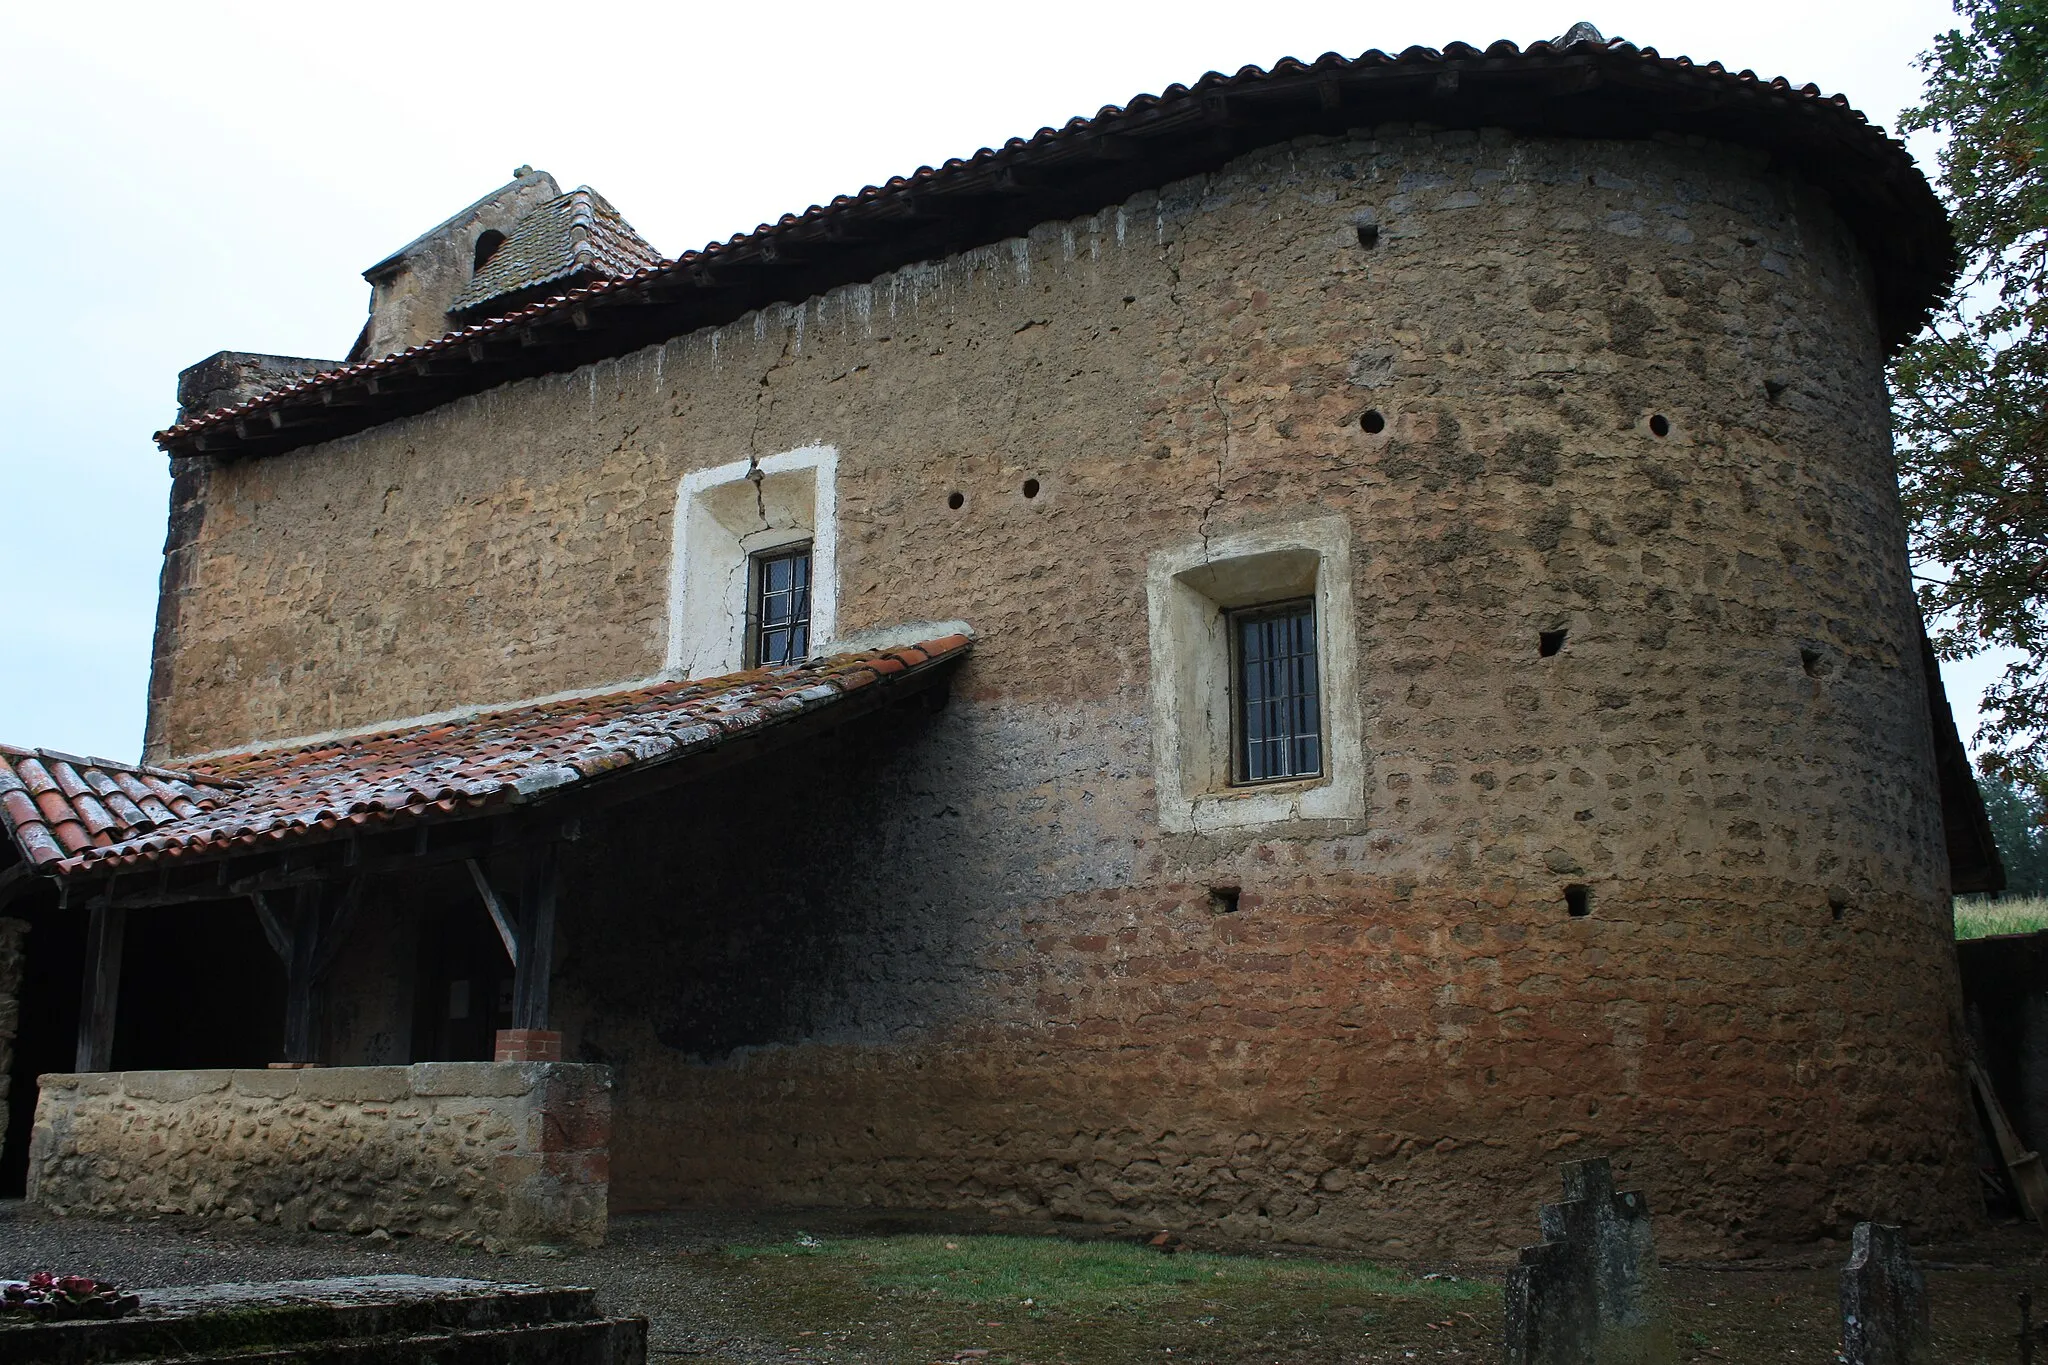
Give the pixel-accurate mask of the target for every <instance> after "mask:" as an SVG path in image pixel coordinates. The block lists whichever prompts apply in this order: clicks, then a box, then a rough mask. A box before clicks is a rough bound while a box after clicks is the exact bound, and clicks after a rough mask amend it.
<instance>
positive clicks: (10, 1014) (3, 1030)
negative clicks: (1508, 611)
mask: <svg viewBox="0 0 2048 1365" xmlns="http://www.w3.org/2000/svg"><path fill="white" fill-rule="evenodd" d="M27 937H28V924H27V923H26V922H25V921H23V920H18V919H0V1153H4V1152H5V1151H6V1147H7V1095H8V1091H9V1088H10V1087H9V1083H8V1077H9V1075H10V1073H11V1072H12V1070H13V1068H14V1039H15V1037H16V1035H18V1034H19V1033H20V1032H21V982H22V977H23V974H24V973H25V972H26V971H27V969H28V956H27V944H26V943H24V942H23V940H25V939H26V938H27Z"/></svg>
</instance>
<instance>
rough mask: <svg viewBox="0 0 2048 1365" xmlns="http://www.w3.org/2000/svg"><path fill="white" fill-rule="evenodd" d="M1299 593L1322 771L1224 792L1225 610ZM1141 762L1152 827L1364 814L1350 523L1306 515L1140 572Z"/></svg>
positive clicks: (1216, 540) (1227, 769)
mask: <svg viewBox="0 0 2048 1365" xmlns="http://www.w3.org/2000/svg"><path fill="white" fill-rule="evenodd" d="M1302 597H1311V598H1313V599H1314V601H1315V606H1316V668H1317V672H1318V674H1319V676H1320V681H1321V687H1322V698H1321V702H1322V714H1323V728H1324V736H1323V744H1324V748H1323V754H1324V762H1323V773H1322V775H1321V776H1319V777H1312V778H1303V779H1301V780H1299V781H1293V782H1265V783H1259V784H1257V785H1255V786H1253V785H1247V786H1232V785H1231V784H1230V782H1231V759H1232V753H1231V745H1232V729H1233V725H1234V713H1233V708H1234V706H1235V698H1234V697H1233V696H1232V686H1233V681H1234V680H1233V678H1232V676H1231V675H1232V662H1231V657H1232V656H1231V649H1230V627H1229V619H1230V613H1231V612H1232V611H1234V610H1237V609H1239V608H1243V607H1254V606H1261V605H1265V604H1267V603H1276V602H1285V601H1290V600H1297V599H1300V598H1302ZM1145 600H1146V607H1147V614H1148V617H1149V634H1150V641H1151V655H1152V757H1153V767H1154V774H1155V781H1154V787H1155V789H1156V791H1157V794H1158V802H1159V823H1160V826H1161V828H1163V829H1165V830H1168V831H1170V832H1173V833H1201V832H1205V831H1209V830H1217V829H1231V828H1242V827H1244V826H1247V825H1266V824H1277V823H1280V822H1282V821H1287V820H1344V819H1349V820H1356V819H1362V818H1364V816H1365V791H1366V770H1365V740H1364V728H1363V726H1362V725H1361V723H1360V721H1359V707H1358V694H1359V673H1358V625H1357V617H1356V615H1355V614H1354V612H1353V610H1352V599H1351V524H1350V522H1349V521H1348V520H1347V519H1345V518H1343V517H1318V518H1315V519H1313V520H1309V521H1301V522H1294V523H1291V524H1288V525H1283V526H1272V527H1264V528H1260V529H1257V530H1249V531H1243V532H1239V533H1236V534H1232V535H1227V536H1219V537H1212V538H1211V539H1209V540H1208V541H1206V542H1202V543H1196V544H1192V545H1187V546H1182V547H1180V548H1177V549H1171V550H1162V551H1160V552H1159V553H1157V554H1154V555H1153V556H1152V557H1151V559H1150V560H1149V561H1148V562H1147V564H1146V571H1145Z"/></svg>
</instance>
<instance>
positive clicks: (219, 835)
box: [0, 634, 971, 878]
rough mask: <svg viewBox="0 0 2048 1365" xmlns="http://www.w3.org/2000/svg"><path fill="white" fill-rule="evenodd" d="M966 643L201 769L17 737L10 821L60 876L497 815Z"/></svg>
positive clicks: (668, 758)
mask: <svg viewBox="0 0 2048 1365" xmlns="http://www.w3.org/2000/svg"><path fill="white" fill-rule="evenodd" d="M970 644H971V641H970V638H969V637H968V636H966V635H959V634H955V635H947V636H944V637H941V638H938V639H933V640H927V641H925V642H923V643H921V644H918V645H909V646H902V647H896V648H890V649H877V650H869V651H865V652H861V653H850V654H839V655H834V656H831V657H829V658H822V659H811V660H807V661H805V662H803V663H801V664H793V665H783V666H777V667H770V668H758V669H754V670H751V671H749V672H744V673H734V674H729V675H727V676H725V677H719V678H700V679H686V680H680V681H673V682H657V683H649V684H646V685H642V686H635V687H629V688H624V689H621V690H619V691H615V692H605V693H598V694H595V695H579V696H576V697H573V698H567V699H562V700H553V701H545V702H536V703H530V704H525V705H519V706H512V707H506V708H501V709H496V710H478V711H474V712H468V713H463V714H461V715H458V716H456V717H453V718H441V719H435V720H431V721H425V722H420V723H416V724H411V725H406V726H401V727H394V728H392V729H388V730H384V731H379V732H377V733H373V734H362V735H350V736H343V737H337V738H331V739H322V740H316V741H310V742H302V743H293V744H289V745H279V746H268V747H264V748H257V749H250V750H247V751H244V752H238V753H226V754H212V755H208V756H207V757H206V758H205V759H204V760H203V761H202V762H195V763H194V764H192V765H191V766H190V767H189V768H187V769H186V770H182V771H179V770H171V769H165V768H149V767H143V766H139V765H132V764H122V763H114V762H110V761H108V760H105V759H88V758H78V757H75V756H72V755H67V754H54V753H51V752H48V751H43V750H33V749H19V748H14V747H12V746H6V745H0V823H4V824H5V825H6V827H7V832H8V833H9V835H11V836H12V838H13V839H14V842H15V843H16V845H17V846H18V847H19V848H20V850H21V852H22V855H23V856H24V858H25V859H26V860H27V861H28V863H29V864H30V865H31V866H33V867H35V868H36V869H37V870H38V871H40V872H43V873H45V874H48V875H54V876H57V877H61V878H69V877H73V876H79V875H85V874H91V873H96V872H102V871H106V872H111V871H115V870H120V869H128V868H135V867H140V866H144V865H151V864H158V863H163V862H166V861H168V860H173V859H191V860H199V859H204V858H208V857H220V856H233V855H238V854H240V853H243V852H251V851H255V850H258V849H265V848H271V847H276V846H279V845H285V844H290V843H294V842H315V841H319V840H323V839H331V838H334V837H336V836H337V835H342V834H346V833H348V832H349V830H350V829H351V827H363V826H369V825H389V824H396V823H412V822H418V821H425V820H433V819H437V818H456V817H460V816H464V815H482V814H488V813H492V812H493V811H494V810H495V809H497V808H500V807H504V808H509V807H513V806H517V805H520V804H524V803H530V802H534V801H538V800H541V799H544V798H545V797H547V796H549V795H550V794H553V793H556V792H558V791H561V790H563V789H565V788H573V787H575V786H577V785H578V784H581V783H586V782H590V781H592V780H595V779H598V778H601V777H604V776H606V775H608V774H612V773H617V772H621V771H623V770H627V769H641V768H647V767H651V766H653V765H656V764H664V763H670V762H674V761H676V760H678V759H682V758H685V757H688V756H691V755H694V754H699V753H703V752H706V751H709V750H713V749H717V748H720V747H723V746H724V745H726V744H727V743H728V742H729V741H731V740H733V739H735V738H738V737H742V736H747V735H750V734H753V733H755V732H760V731H764V730H766V729H768V728H770V727H774V726H778V725H781V724H784V723H786V722H789V721H792V720H795V719H797V718H799V717H802V716H805V715H808V714H810V713H812V712H816V711H819V710H821V709H823V708H826V707H832V706H835V705H837V704H839V703H842V702H843V701H844V700H845V699H847V698H848V697H850V696H852V695H854V694H856V693H865V692H866V691H867V689H880V690H883V691H894V690H904V691H908V690H913V689H915V688H917V687H920V686H923V685H925V684H928V683H931V682H936V681H937V680H938V677H937V674H938V672H939V671H940V670H941V669H942V668H943V666H944V665H947V664H949V663H952V662H955V661H957V660H958V659H959V658H960V657H962V656H964V655H965V654H966V652H967V650H968V649H969V647H970Z"/></svg>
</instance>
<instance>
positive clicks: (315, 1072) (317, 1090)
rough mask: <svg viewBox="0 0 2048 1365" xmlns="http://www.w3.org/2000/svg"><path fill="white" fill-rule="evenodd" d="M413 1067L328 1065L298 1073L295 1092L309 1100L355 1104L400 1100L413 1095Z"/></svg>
mask: <svg viewBox="0 0 2048 1365" xmlns="http://www.w3.org/2000/svg"><path fill="white" fill-rule="evenodd" d="M411 1069H412V1068H410V1067H403V1066H327V1067H316V1068H313V1069H310V1070H306V1071H301V1072H298V1073H297V1075H298V1082H299V1090H298V1093H299V1094H300V1095H301V1096H303V1097H304V1098H306V1099H309V1100H351V1101H355V1102H357V1103H363V1102H370V1103H376V1102H382V1101H388V1100H402V1099H404V1098H406V1096H408V1095H410V1094H411V1093H412V1084H411V1076H410V1075H409V1073H410V1071H411Z"/></svg>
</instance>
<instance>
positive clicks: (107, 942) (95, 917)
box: [76, 904, 128, 1071]
mask: <svg viewBox="0 0 2048 1365" xmlns="http://www.w3.org/2000/svg"><path fill="white" fill-rule="evenodd" d="M127 927H128V912H127V911H126V910H122V909H118V908H116V907H114V906H111V905H104V904H102V905H95V906H93V907H92V919H91V922H90V923H89V925H88V926H87V929H86V937H85V986H84V990H83V993H82V995H81V998H80V1000H79V1003H78V1055H77V1062H76V1066H77V1069H78V1070H80V1071H107V1070H110V1069H112V1067H113V1065H114V1010H115V1007H116V1006H117V1005H118V1004H119V1003H120V1000H121V939H122V936H123V934H124V933H125V931H126V930H127Z"/></svg>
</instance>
